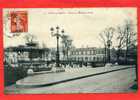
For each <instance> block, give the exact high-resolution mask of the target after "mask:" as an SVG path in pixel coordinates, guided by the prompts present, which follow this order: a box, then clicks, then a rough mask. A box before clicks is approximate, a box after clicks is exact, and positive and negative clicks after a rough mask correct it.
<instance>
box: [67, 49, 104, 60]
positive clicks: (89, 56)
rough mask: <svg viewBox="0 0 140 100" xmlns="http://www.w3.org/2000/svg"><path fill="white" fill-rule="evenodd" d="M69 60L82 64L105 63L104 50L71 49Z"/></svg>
mask: <svg viewBox="0 0 140 100" xmlns="http://www.w3.org/2000/svg"><path fill="white" fill-rule="evenodd" d="M69 59H71V60H72V61H82V62H101V61H102V62H103V61H105V50H104V48H95V47H87V48H73V49H72V50H71V51H70V54H69Z"/></svg>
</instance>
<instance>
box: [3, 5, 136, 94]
mask: <svg viewBox="0 0 140 100" xmlns="http://www.w3.org/2000/svg"><path fill="white" fill-rule="evenodd" d="M137 30H138V29H137V8H135V7H116V8H115V7H114V8H113V7H112V8H111V7H110V8H108V7H107V8H106V7H101V8H100V7H99V8H96V7H95V8H93V7H92V8H4V9H3V43H4V45H3V46H4V50H3V51H4V54H3V55H4V59H3V63H4V93H5V94H66V93H130V92H133V93H135V92H137V91H138V63H137V48H138V47H137V46H138V43H137V42H138V41H137Z"/></svg>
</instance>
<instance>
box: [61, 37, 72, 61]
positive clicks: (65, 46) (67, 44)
mask: <svg viewBox="0 0 140 100" xmlns="http://www.w3.org/2000/svg"><path fill="white" fill-rule="evenodd" d="M61 38H62V41H61V43H62V46H63V55H64V57H65V56H66V57H67V60H68V52H69V50H70V49H71V47H72V40H71V39H70V37H69V36H68V35H63V36H62V37H61Z"/></svg>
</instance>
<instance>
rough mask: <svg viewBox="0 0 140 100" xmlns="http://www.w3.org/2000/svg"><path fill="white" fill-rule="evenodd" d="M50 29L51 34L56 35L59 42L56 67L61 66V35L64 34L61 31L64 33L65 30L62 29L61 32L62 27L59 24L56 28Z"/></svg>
mask: <svg viewBox="0 0 140 100" xmlns="http://www.w3.org/2000/svg"><path fill="white" fill-rule="evenodd" d="M50 31H51V35H52V36H55V37H56V40H57V41H56V42H57V51H56V67H60V66H59V62H60V61H59V56H60V55H59V37H61V36H62V34H60V33H64V30H63V29H62V30H61V32H60V28H59V26H57V27H55V28H53V27H52V28H50Z"/></svg>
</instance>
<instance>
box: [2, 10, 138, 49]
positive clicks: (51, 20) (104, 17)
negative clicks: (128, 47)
mask: <svg viewBox="0 0 140 100" xmlns="http://www.w3.org/2000/svg"><path fill="white" fill-rule="evenodd" d="M10 11H27V12H28V32H26V33H21V34H20V35H19V36H15V37H10V38H9V37H8V36H7V34H9V33H10V21H9V20H7V17H6V14H7V13H8V12H10ZM3 12H4V14H3V21H4V22H3V23H4V34H3V36H4V38H3V41H4V47H8V46H18V45H23V44H25V39H24V38H23V37H24V36H25V35H26V34H33V35H35V36H36V41H38V42H39V44H40V46H41V45H42V44H43V43H44V44H45V45H46V46H47V47H56V38H55V37H52V36H51V32H50V28H51V27H54V28H55V27H56V26H59V27H60V29H64V30H65V34H66V35H69V36H70V38H71V39H72V40H73V45H74V46H75V47H87V46H88V47H103V43H102V42H101V41H100V39H99V33H101V32H102V31H104V29H105V28H108V27H115V28H116V27H117V26H118V25H120V26H121V25H123V24H124V21H125V20H132V22H133V23H134V25H135V28H134V29H135V31H136V30H137V27H136V25H137V9H136V8H27V9H22V8H15V9H12V8H11V9H10V8H8V9H4V10H3ZM117 35H118V34H117V33H115V34H114V37H113V40H112V41H113V45H114V46H115V45H117V41H116V37H117ZM60 41H61V40H60Z"/></svg>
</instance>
